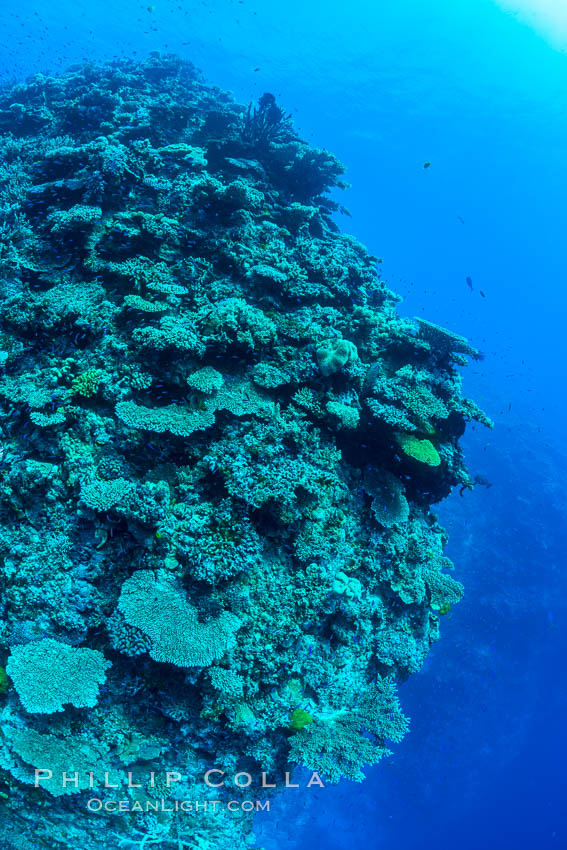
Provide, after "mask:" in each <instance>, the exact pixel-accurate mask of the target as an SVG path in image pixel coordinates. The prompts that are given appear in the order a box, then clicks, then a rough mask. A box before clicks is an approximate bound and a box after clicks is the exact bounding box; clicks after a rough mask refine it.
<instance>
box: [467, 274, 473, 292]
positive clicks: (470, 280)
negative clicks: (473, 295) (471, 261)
mask: <svg viewBox="0 0 567 850" xmlns="http://www.w3.org/2000/svg"><path fill="white" fill-rule="evenodd" d="M466 280H467V286H468V288H469V289H470V291H471V292H472V289H473V285H472V277H467V279H466Z"/></svg>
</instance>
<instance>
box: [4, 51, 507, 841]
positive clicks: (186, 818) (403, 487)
mask: <svg viewBox="0 0 567 850" xmlns="http://www.w3.org/2000/svg"><path fill="white" fill-rule="evenodd" d="M0 160H1V162H2V165H1V166H0V231H1V245H0V303H1V308H2V309H1V323H0V509H1V518H2V531H1V536H0V563H1V571H0V591H1V600H2V601H1V620H0V664H2V667H0V674H1V675H0V721H1V734H0V791H1V792H2V798H1V799H0V806H1V808H2V810H3V811H2V820H1V823H0V843H1V845H2V846H5V847H7V848H14V850H29V848H70V847H76V846H81V847H82V848H84V850H94V848H106V847H108V848H115V847H120V848H125V850H131V848H132V850H133V848H138V847H143V846H146V845H149V844H152V845H154V844H155V845H158V846H163V847H164V848H168V847H173V848H178V847H187V848H193V847H195V848H204V847H210V848H219V850H220V848H223V850H232V849H234V850H241V848H245V847H247V846H249V844H250V842H251V841H252V840H253V839H252V835H253V833H252V828H253V820H252V817H251V816H245V817H240V818H235V817H234V816H232V815H231V814H230V813H229V812H228V811H226V810H224V809H222V810H221V811H220V812H217V813H215V814H214V815H213V814H210V813H209V814H208V813H206V812H205V813H203V812H199V814H198V815H192V814H191V813H183V814H182V815H179V814H177V813H173V814H172V813H168V812H165V813H164V812H159V813H155V812H152V811H150V812H148V813H143V814H140V813H136V814H129V813H123V814H120V815H116V816H114V815H101V814H100V813H95V812H93V811H90V810H89V807H88V805H87V802H88V800H89V798H92V797H93V796H97V797H102V798H104V797H109V796H111V795H114V797H116V796H119V797H120V798H122V799H127V800H129V801H130V803H134V802H137V803H139V805H140V808H144V807H149V808H150V809H151V803H152V801H155V800H158V799H161V798H172V799H193V800H195V799H200V800H206V799H207V798H212V797H215V798H219V799H221V800H225V799H226V800H230V799H240V798H243V799H244V798H245V797H246V796H249V794H248V795H247V792H246V789H242V790H239V789H238V788H237V787H235V785H234V783H233V782H232V783H231V782H227V787H226V788H220V789H219V788H215V789H212V788H208V787H206V786H203V785H202V783H201V777H202V776H203V775H204V774H205V773H206V771H207V770H209V769H213V768H214V769H218V770H222V771H224V772H225V774H226V776H227V777H233V776H234V775H235V774H236V773H237V772H238V771H244V772H247V773H249V774H250V775H251V776H253V777H255V778H256V777H260V776H261V774H262V772H267V773H269V774H271V775H273V776H276V775H277V776H283V775H285V772H286V771H288V772H289V771H292V770H293V767H294V766H295V765H304V766H305V767H307V768H309V770H311V771H317V772H318V773H319V774H320V775H321V777H322V779H323V781H324V782H337V781H339V780H340V779H341V777H348V778H350V779H355V780H360V779H362V778H363V769H364V766H365V765H370V764H374V763H376V762H377V761H379V760H380V758H381V757H382V756H383V755H384V754H385V753H387V752H388V749H387V747H388V742H397V741H399V740H400V739H401V738H402V737H403V735H404V734H405V733H406V731H407V728H408V721H407V719H406V718H405V716H404V715H403V714H402V711H401V708H400V705H399V702H398V698H397V694H396V683H397V682H399V681H400V680H403V679H404V678H406V677H407V676H408V675H410V674H411V673H414V672H416V671H418V670H419V668H420V666H421V664H422V662H423V660H424V658H425V656H426V654H427V652H428V650H429V647H430V646H431V644H432V643H433V642H434V641H436V640H437V639H438V637H439V623H440V615H441V614H443V613H446V612H447V611H448V610H449V608H450V606H451V605H453V604H454V603H456V602H458V600H459V599H460V597H461V595H462V586H461V584H460V583H459V582H458V581H456V580H455V579H454V578H453V577H452V576H451V572H450V571H451V569H452V564H451V562H450V561H449V559H448V558H447V557H446V556H445V555H444V554H443V550H444V546H445V543H446V540H447V537H446V534H445V532H444V530H443V529H442V528H441V527H440V526H439V524H438V522H437V518H436V516H435V514H434V513H432V511H431V506H432V505H433V504H434V503H435V502H438V501H440V500H441V499H443V498H444V497H445V496H446V495H447V494H448V493H449V492H450V491H451V489H452V488H453V487H454V486H456V485H458V486H460V487H469V486H473V481H472V480H471V478H470V476H469V474H468V472H467V470H466V467H465V465H464V462H463V458H462V454H461V451H460V448H459V445H458V440H459V437H460V436H461V435H462V434H463V431H464V428H465V423H466V422H467V421H468V420H470V419H477V420H479V421H481V422H483V423H484V424H486V425H490V424H491V423H490V421H489V420H488V418H487V417H486V416H485V414H484V413H482V411H480V410H479V408H478V407H477V406H476V405H475V404H474V403H473V402H472V401H470V400H469V399H465V398H463V397H462V395H461V383H460V376H459V373H458V369H459V367H460V366H463V365H465V364H466V362H467V358H468V357H473V358H475V357H477V356H479V355H478V352H477V351H476V350H475V349H474V348H473V347H472V346H470V345H469V343H468V342H467V341H466V340H465V339H464V338H463V337H460V336H457V335H456V334H453V333H451V332H449V331H446V330H444V329H443V328H441V327H439V326H437V325H435V324H433V323H431V322H426V321H425V320H416V321H411V320H408V319H405V318H401V317H400V316H399V315H398V314H397V312H396V303H397V302H398V301H399V299H398V298H397V297H396V296H395V295H394V294H393V293H392V292H390V291H389V290H388V288H387V287H386V285H385V283H384V281H383V280H382V279H381V277H380V274H379V272H378V265H377V260H376V258H374V257H372V256H371V255H369V253H368V252H367V251H366V249H365V248H364V247H363V246H362V245H361V244H360V243H359V242H357V241H356V239H354V238H352V237H351V236H347V235H344V234H342V233H341V232H340V230H339V228H338V226H337V224H336V223H335V221H334V218H333V214H334V213H336V212H338V210H339V205H338V204H337V203H336V202H335V201H334V200H332V199H331V198H330V197H329V194H328V192H329V190H330V189H332V188H333V187H341V186H343V185H344V184H343V182H342V180H343V172H344V168H343V166H342V165H341V164H340V163H339V162H338V160H337V159H336V158H335V157H334V156H333V155H331V154H330V153H328V152H327V151H325V150H317V149H313V148H311V147H309V146H308V145H307V144H306V143H305V142H304V141H302V140H301V139H300V138H299V137H298V136H297V134H296V132H295V131H294V128H293V126H292V123H291V120H290V118H289V116H288V115H286V114H285V113H284V112H283V111H282V110H281V109H280V107H279V106H278V105H277V103H276V102H275V99H274V98H273V96H272V95H269V94H266V95H264V96H263V97H262V98H261V99H260V101H259V103H258V105H257V106H255V107H249V108H245V107H242V106H240V105H239V104H237V103H235V102H234V101H233V100H232V98H231V97H230V96H229V95H228V94H226V93H224V92H222V91H220V90H219V89H217V88H213V87H211V86H208V85H207V84H205V82H204V81H203V80H202V78H201V76H200V75H199V73H198V72H197V71H196V70H195V68H194V67H193V66H192V65H190V64H189V63H187V62H185V61H182V60H180V59H178V58H176V57H170V56H168V57H160V56H152V57H150V58H149V59H148V60H147V61H144V62H141V63H135V62H128V61H125V62H116V63H112V64H106V65H101V66H94V65H83V66H80V67H75V68H72V69H70V70H69V72H67V73H65V74H63V75H61V76H58V77H48V76H44V75H37V76H35V77H33V78H31V79H29V80H27V81H26V82H25V83H22V84H19V85H16V86H12V87H9V88H5V89H4V90H3V91H1V92H0ZM36 769H38V770H42V771H50V772H51V773H52V774H53V778H52V779H47V778H46V779H45V780H43V781H42V782H41V783H40V787H35V785H36V784H37V783H36V782H35V778H36V773H35V771H36ZM62 771H66V772H68V773H69V772H72V771H76V772H77V773H78V775H79V780H78V782H77V783H76V784H73V783H69V784H68V785H67V786H63V785H62V783H61V781H60V776H61V772H62ZM166 771H179V772H180V773H181V774H182V777H183V778H182V781H180V782H177V783H176V786H175V788H174V789H170V788H167V787H166V785H165V784H164V782H163V780H158V781H156V782H153V783H152V782H150V781H149V780H148V777H149V776H150V775H151V774H152V773H153V774H155V776H157V777H163V776H164V775H165V773H166ZM89 772H91V774H92V775H91V776H90V778H89V775H88V773H89ZM128 772H130V773H131V774H132V776H133V778H134V780H135V779H136V777H138V778H139V779H140V781H139V782H136V781H134V782H130V783H128V782H127V776H128ZM42 775H47V774H42ZM105 776H106V777H107V778H108V777H112V783H113V784H114V783H116V784H118V786H119V789H118V790H117V791H112V792H110V791H108V790H105V789H104V780H105ZM129 785H130V786H132V785H134V786H140V787H128V786H129ZM266 793H268V792H265V791H263V792H262V796H263V797H265V796H266ZM148 804H149V805H148Z"/></svg>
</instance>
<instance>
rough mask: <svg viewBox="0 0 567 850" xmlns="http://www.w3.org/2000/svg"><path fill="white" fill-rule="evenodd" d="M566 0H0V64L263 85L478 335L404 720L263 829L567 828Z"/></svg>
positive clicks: (408, 283) (362, 224) (423, 311)
mask: <svg viewBox="0 0 567 850" xmlns="http://www.w3.org/2000/svg"><path fill="white" fill-rule="evenodd" d="M563 5H564V4H563V3H562V2H559V0H558V2H557V3H556V4H554V3H552V2H547V3H544V2H541V3H539V2H538V0H533V1H532V3H530V4H528V3H527V2H526V4H525V7H521V8H520V4H518V7H516V6H514V4H513V3H510V4H507V5H501V4H499V3H497V2H492V0H428V2H424V0H398V2H396V3H389V2H388V3H386V2H381V0H350V2H348V3H345V2H341V1H340V0H327V2H323V0H286V2H276V0H203V2H198V1H197V0H194V2H193V1H192V2H188V0H155V2H150V3H148V2H146V0H144V2H141V0H136V1H135V2H134V0H114V2H111V1H110V0H49V2H47V0H18V2H17V3H12V2H10V3H9V2H8V0H0V24H1V26H0V82H1V81H4V82H14V81H19V80H22V79H24V78H25V77H26V76H28V75H30V74H33V73H37V72H43V73H46V74H49V73H54V72H60V71H63V70H65V69H66V68H67V67H68V66H69V65H72V64H75V63H81V62H83V61H84V60H88V61H93V60H94V61H105V60H108V59H112V58H115V57H121V58H132V57H134V58H138V59H142V58H145V57H146V56H147V55H148V54H149V53H150V52H151V51H160V52H165V53H168V52H171V53H177V54H179V55H181V56H183V57H185V58H187V59H190V60H191V61H192V62H194V63H195V64H196V65H197V67H199V68H200V69H201V70H202V71H203V73H204V75H205V78H206V79H207V80H208V81H209V82H211V83H213V84H215V85H218V86H219V87H221V88H223V89H229V90H231V91H233V92H234V95H235V97H236V99H237V100H238V101H239V102H243V103H248V102H250V101H256V100H257V99H258V97H259V96H260V95H261V94H262V93H263V92H265V91H268V92H273V93H274V94H275V95H276V97H277V99H278V103H279V104H280V105H281V106H282V107H283V108H284V109H285V110H286V111H289V112H291V113H292V115H293V119H294V121H295V124H296V126H297V128H298V130H299V132H300V134H301V135H302V136H303V137H304V138H305V139H306V140H307V141H309V142H310V143H311V144H313V145H316V146H320V147H325V148H327V149H329V150H330V151H332V152H333V153H335V154H336V155H337V156H338V157H339V159H340V160H341V161H342V162H343V163H344V164H345V165H346V166H347V169H348V171H347V175H346V176H347V179H348V181H349V182H350V183H351V188H349V189H348V190H347V191H346V192H341V193H338V192H337V193H336V197H337V199H338V200H339V202H340V203H341V204H344V206H345V207H346V208H348V210H349V212H350V214H351V218H348V217H346V216H344V215H343V216H338V218H337V220H338V221H339V223H340V226H341V228H342V229H343V230H346V231H347V232H349V233H352V234H353V235H354V236H356V237H357V238H358V239H359V240H360V241H361V242H363V243H365V244H366V245H367V246H368V247H369V249H370V251H371V252H372V253H374V254H375V255H376V256H378V257H380V258H381V259H382V260H383V262H382V271H383V275H384V278H385V279H386V281H387V282H388V284H389V286H391V288H392V289H393V290H394V291H396V292H398V293H400V294H401V295H403V297H404V301H403V303H402V304H401V305H400V307H399V309H400V312H401V313H402V314H403V315H407V316H410V317H411V316H416V315H417V316H424V317H426V318H428V319H430V320H432V321H434V322H437V323H439V324H441V325H443V326H446V327H449V328H451V329H452V330H454V331H456V332H457V333H460V334H462V335H464V336H466V337H467V338H468V339H470V340H471V341H472V342H473V343H474V344H475V345H476V346H477V347H478V348H480V349H481V351H482V352H483V354H484V359H483V360H482V361H478V362H476V361H475V362H473V363H471V364H470V365H469V367H468V368H467V369H465V370H464V373H465V374H464V391H465V394H466V395H468V396H470V397H472V398H474V399H475V400H476V401H477V402H478V403H479V404H480V406H481V407H482V408H484V409H485V410H486V411H488V413H489V414H490V415H491V416H492V417H493V419H494V420H495V428H494V431H492V432H490V431H487V430H486V429H484V428H481V427H480V426H476V427H475V426H473V427H472V428H471V427H470V426H469V428H468V429H467V433H466V436H465V437H464V439H463V445H464V449H465V453H466V458H467V463H468V466H469V468H470V469H471V471H472V473H473V474H479V475H481V476H483V478H485V479H486V480H487V482H488V483H490V485H491V486H489V487H482V486H481V487H476V488H475V490H474V491H472V492H470V491H466V492H464V493H463V494H462V495H461V494H460V493H459V491H458V490H456V491H455V492H454V493H453V494H452V495H451V497H450V498H449V499H447V500H446V501H445V502H443V503H442V504H441V505H440V506H439V508H438V510H439V515H440V521H441V524H442V525H444V526H445V527H446V528H447V530H448V532H449V534H450V543H449V549H448V554H449V556H450V557H451V558H452V560H453V561H454V562H455V565H456V572H455V576H456V578H458V579H459V580H461V581H462V582H463V583H464V585H465V597H464V599H463V601H462V603H461V604H460V605H459V606H458V607H456V608H455V609H454V610H453V611H452V612H451V613H450V614H449V615H448V616H446V617H444V618H443V620H442V623H441V630H442V639H441V641H440V642H439V643H438V644H436V645H435V646H434V647H433V648H432V650H431V652H430V654H429V656H428V658H427V661H426V663H425V665H424V667H423V669H422V670H421V671H420V672H419V673H418V674H416V675H414V676H411V677H410V679H409V680H408V681H407V683H405V684H404V685H402V686H401V688H400V699H401V702H402V706H403V708H404V710H405V711H406V712H407V714H408V715H409V716H410V717H411V718H412V724H411V732H410V734H409V735H408V736H407V737H406V738H405V739H404V741H403V742H402V743H401V744H398V745H396V746H395V747H394V748H393V749H394V754H393V756H392V757H391V758H390V759H387V760H384V761H383V762H381V763H380V764H379V765H378V766H376V767H373V768H370V769H369V771H368V778H367V780H366V781H365V782H364V783H362V784H357V783H353V782H349V781H348V780H343V781H342V782H341V783H340V785H339V786H338V787H333V788H325V789H323V790H320V791H317V792H315V793H313V794H310V795H309V797H308V799H306V798H305V795H300V796H301V799H300V800H298V799H296V798H295V797H294V796H293V794H291V793H290V794H288V795H283V796H282V798H281V799H278V800H277V801H276V803H275V805H274V806H273V808H272V811H271V812H270V813H269V814H263V815H261V816H260V817H259V819H258V826H257V836H258V842H259V844H260V845H261V846H264V847H265V848H266V850H275V848H281V847H285V848H289V850H308V848H313V847H320V848H325V850H354V848H360V847H368V848H380V850H381V848H384V850H417V848H420V850H421V848H430V847H431V848H432V847H436V848H438V850H455V848H459V850H508V848H513V850H547V848H556V850H559V848H567V826H566V822H565V791H566V788H567V776H566V769H565V765H566V760H567V759H566V756H567V751H566V732H565V717H566V712H567V677H566V676H565V657H566V654H567V641H566V638H567V620H566V608H567V556H566V552H567V523H566V519H567V496H566V492H567V437H566V435H567V380H566V377H567V369H566V363H567V354H566V344H567V343H566V340H567V327H566V319H567V251H566V245H567V240H566V233H567V212H566V210H567V206H566V198H567V26H566V19H567V15H566V13H565V12H564V10H563V9H562V6H563ZM425 163H430V165H429V166H428V167H427V168H424V164H425ZM467 278H468V279H469V281H468V282H467ZM1 816H2V812H1V801H0V817H1ZM108 846H109V847H110V846H112V845H111V844H109V845H108Z"/></svg>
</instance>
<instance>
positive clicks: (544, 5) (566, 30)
mask: <svg viewBox="0 0 567 850" xmlns="http://www.w3.org/2000/svg"><path fill="white" fill-rule="evenodd" d="M496 2H497V3H498V4H499V5H500V6H502V7H503V8H504V9H507V10H508V11H510V12H512V13H513V14H515V15H516V16H517V17H518V19H519V20H521V21H524V22H526V23H528V24H530V26H532V27H533V28H534V29H536V30H538V32H540V33H541V34H542V35H544V36H545V37H546V39H547V40H548V41H550V42H551V43H552V44H553V45H554V46H555V47H557V48H559V49H561V50H566V51H567V0H496Z"/></svg>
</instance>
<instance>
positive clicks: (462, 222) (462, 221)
mask: <svg viewBox="0 0 567 850" xmlns="http://www.w3.org/2000/svg"><path fill="white" fill-rule="evenodd" d="M457 218H458V219H459V221H460V222H461V224H464V223H465V220H464V218H461V216H460V215H458V216H457Z"/></svg>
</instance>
